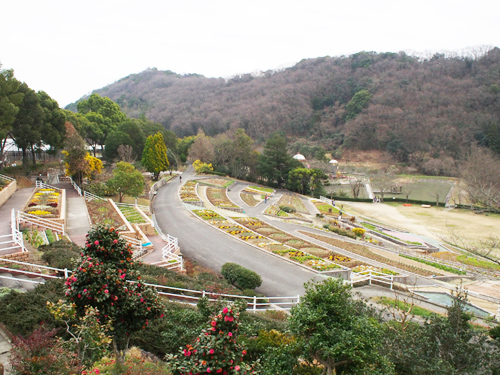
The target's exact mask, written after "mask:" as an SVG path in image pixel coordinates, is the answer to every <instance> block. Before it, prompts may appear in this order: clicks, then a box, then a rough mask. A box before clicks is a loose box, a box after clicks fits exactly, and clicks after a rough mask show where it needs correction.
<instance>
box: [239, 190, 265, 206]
mask: <svg viewBox="0 0 500 375" xmlns="http://www.w3.org/2000/svg"><path fill="white" fill-rule="evenodd" d="M240 198H241V200H242V201H243V202H245V203H246V204H248V205H249V206H250V207H255V206H257V205H258V204H259V203H260V202H261V201H262V199H260V194H255V193H247V192H241V193H240Z"/></svg>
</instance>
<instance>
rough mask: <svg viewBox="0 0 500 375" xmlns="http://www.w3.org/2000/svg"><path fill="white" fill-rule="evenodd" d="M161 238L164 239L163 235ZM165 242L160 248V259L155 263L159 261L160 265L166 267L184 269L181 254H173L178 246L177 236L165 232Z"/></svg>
mask: <svg viewBox="0 0 500 375" xmlns="http://www.w3.org/2000/svg"><path fill="white" fill-rule="evenodd" d="M162 238H163V239H165V236H163V237H162ZM166 242H167V244H166V245H165V246H164V247H163V249H162V260H161V261H160V262H157V263H158V264H160V263H161V264H162V265H161V267H164V268H167V269H174V268H179V267H180V269H181V270H182V269H184V261H183V259H182V256H181V255H177V254H175V252H176V251H177V249H178V248H179V241H178V239H177V237H174V236H171V235H170V234H167V236H166ZM165 262H166V263H167V264H165Z"/></svg>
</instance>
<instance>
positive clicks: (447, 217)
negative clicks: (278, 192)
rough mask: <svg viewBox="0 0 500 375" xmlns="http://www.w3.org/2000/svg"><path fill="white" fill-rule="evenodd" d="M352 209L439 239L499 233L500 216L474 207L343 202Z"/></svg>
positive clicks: (475, 237)
mask: <svg viewBox="0 0 500 375" xmlns="http://www.w3.org/2000/svg"><path fill="white" fill-rule="evenodd" d="M342 203H343V204H344V206H345V208H346V209H347V210H348V213H351V214H354V215H357V216H362V217H367V218H371V219H372V220H375V221H379V222H380V223H385V224H389V225H391V226H396V227H398V228H401V229H406V230H408V231H410V232H413V233H416V234H420V235H423V236H427V237H429V238H433V239H435V240H438V241H442V240H443V238H447V237H449V236H450V231H451V230H452V229H453V230H454V231H456V232H458V233H460V234H461V235H462V236H463V237H464V238H466V239H468V240H473V241H475V240H477V239H478V238H485V237H488V236H490V235H494V234H496V233H498V226H499V225H500V216H498V215H486V214H482V215H477V214H474V213H472V212H470V211H464V210H448V209H445V208H443V207H431V208H423V207H420V206H418V205H413V206H411V207H405V206H403V205H398V206H392V205H388V204H378V203H375V204H374V203H359V202H342Z"/></svg>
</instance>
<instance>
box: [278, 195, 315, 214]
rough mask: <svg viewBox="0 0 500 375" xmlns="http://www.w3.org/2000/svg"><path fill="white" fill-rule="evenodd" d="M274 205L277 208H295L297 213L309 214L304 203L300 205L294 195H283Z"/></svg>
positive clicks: (297, 197)
mask: <svg viewBox="0 0 500 375" xmlns="http://www.w3.org/2000/svg"><path fill="white" fill-rule="evenodd" d="M276 205H277V206H278V207H279V206H288V207H293V208H295V210H297V212H302V213H304V214H307V213H309V211H308V210H307V208H306V206H305V205H304V203H302V200H301V199H300V197H299V196H298V195H295V194H283V195H282V196H281V197H280V199H279V201H278V203H277V204H276Z"/></svg>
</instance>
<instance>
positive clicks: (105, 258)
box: [66, 225, 163, 363]
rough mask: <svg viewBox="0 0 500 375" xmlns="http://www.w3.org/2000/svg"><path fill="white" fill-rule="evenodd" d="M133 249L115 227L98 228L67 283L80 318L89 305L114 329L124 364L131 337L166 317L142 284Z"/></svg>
mask: <svg viewBox="0 0 500 375" xmlns="http://www.w3.org/2000/svg"><path fill="white" fill-rule="evenodd" d="M140 279H141V277H140V275H139V273H138V271H137V270H136V265H135V263H134V262H133V260H132V249H131V248H130V245H129V244H127V243H126V242H125V240H124V239H123V238H121V237H120V236H119V235H118V231H115V229H114V228H107V227H104V226H101V225H98V226H96V227H95V228H93V229H92V230H91V231H90V232H89V233H88V234H87V241H86V244H85V247H84V248H83V251H82V253H81V258H80V261H79V262H78V264H77V266H76V269H75V270H74V272H73V274H72V275H71V276H70V277H69V278H68V279H67V280H66V285H67V291H66V296H67V298H68V299H69V301H70V302H71V303H74V305H75V308H76V310H77V312H78V314H79V315H81V316H83V315H84V314H85V311H86V308H87V306H92V307H94V308H96V309H98V310H99V313H100V315H101V318H100V320H101V321H102V322H103V323H106V322H108V321H111V322H112V323H111V324H112V326H113V332H112V336H113V349H114V352H115V356H116V359H117V362H119V363H122V361H123V358H124V352H125V350H126V349H127V347H128V342H129V339H130V334H131V333H132V332H134V331H138V330H140V329H144V328H146V326H147V325H148V323H149V320H150V319H155V318H158V317H161V316H163V314H162V306H161V303H160V301H159V299H158V295H157V293H156V292H155V291H154V290H153V289H152V288H150V287H147V286H145V285H144V283H142V282H141V281H140Z"/></svg>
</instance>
